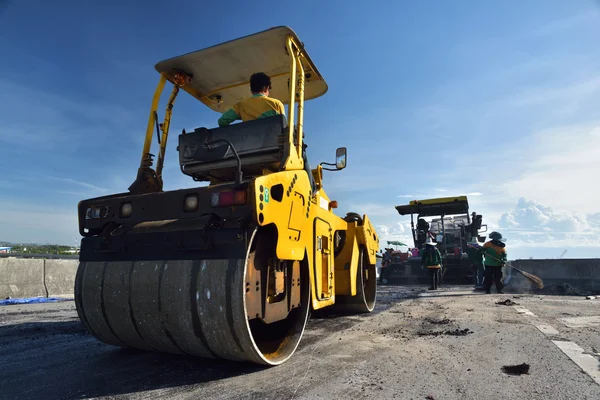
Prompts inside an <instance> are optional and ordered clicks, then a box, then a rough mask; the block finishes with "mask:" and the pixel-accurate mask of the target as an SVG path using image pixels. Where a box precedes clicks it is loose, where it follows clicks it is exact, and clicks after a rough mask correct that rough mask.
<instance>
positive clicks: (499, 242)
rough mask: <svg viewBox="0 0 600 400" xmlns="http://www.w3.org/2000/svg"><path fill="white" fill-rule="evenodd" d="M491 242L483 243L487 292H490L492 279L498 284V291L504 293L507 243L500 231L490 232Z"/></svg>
mask: <svg viewBox="0 0 600 400" xmlns="http://www.w3.org/2000/svg"><path fill="white" fill-rule="evenodd" d="M490 239H492V240H490V241H489V242H487V243H485V244H484V245H483V256H484V257H485V284H484V288H485V292H486V293H487V294H490V293H491V292H490V289H491V288H492V281H493V282H494V283H495V284H496V291H497V292H498V293H502V288H504V284H503V283H502V267H504V264H506V261H507V258H506V245H505V244H504V240H505V239H503V238H502V234H500V232H496V231H494V232H492V233H490Z"/></svg>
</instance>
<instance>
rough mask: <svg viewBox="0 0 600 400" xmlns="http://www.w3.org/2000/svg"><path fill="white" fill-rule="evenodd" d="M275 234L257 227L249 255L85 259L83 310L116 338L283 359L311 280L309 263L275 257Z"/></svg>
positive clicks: (296, 336)
mask: <svg viewBox="0 0 600 400" xmlns="http://www.w3.org/2000/svg"><path fill="white" fill-rule="evenodd" d="M273 235H274V233H273V231H270V230H268V229H264V228H261V230H258V231H254V233H253V235H252V239H251V241H250V246H249V251H248V253H247V257H246V259H245V260H244V259H220V260H175V261H169V260H162V261H135V262H82V263H80V265H79V269H78V271H77V277H76V283H75V301H76V307H77V312H78V314H79V317H80V319H81V321H82V323H83V325H84V326H85V328H86V329H87V330H88V331H89V332H90V333H91V334H93V335H94V336H95V337H97V338H98V339H99V340H101V341H102V342H105V343H108V344H111V345H116V346H123V347H133V348H138V349H143V350H151V351H160V352H169V353H177V354H186V355H192V356H199V357H209V358H223V359H229V360H234V361H251V362H255V363H259V364H265V365H278V364H281V363H282V362H284V361H285V360H287V359H288V358H289V357H290V356H291V355H292V354H293V353H294V351H295V350H296V347H297V346H298V343H299V342H300V339H301V337H302V333H303V332H304V327H305V325H306V321H307V317H308V311H309V304H310V301H309V298H310V285H309V277H308V269H307V267H306V264H305V263H300V262H282V261H280V260H277V259H276V258H275V257H274V254H275V249H274V244H275V243H276V237H273ZM373 276H374V275H373Z"/></svg>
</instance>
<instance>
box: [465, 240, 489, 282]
mask: <svg viewBox="0 0 600 400" xmlns="http://www.w3.org/2000/svg"><path fill="white" fill-rule="evenodd" d="M467 256H468V257H469V261H470V262H471V267H472V268H473V272H474V275H475V290H481V289H483V285H484V282H485V276H484V274H485V268H484V267H483V250H482V249H481V246H480V245H479V243H477V237H476V236H473V238H472V239H471V241H470V242H468V243H467Z"/></svg>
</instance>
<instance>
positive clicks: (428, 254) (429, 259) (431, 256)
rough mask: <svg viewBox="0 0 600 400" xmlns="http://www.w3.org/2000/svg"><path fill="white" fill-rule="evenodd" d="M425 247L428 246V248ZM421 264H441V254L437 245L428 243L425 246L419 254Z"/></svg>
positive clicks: (427, 265) (426, 265)
mask: <svg viewBox="0 0 600 400" xmlns="http://www.w3.org/2000/svg"><path fill="white" fill-rule="evenodd" d="M427 247H430V249H428V248H427ZM421 264H422V265H423V266H425V267H429V266H430V265H442V254H441V253H440V251H439V250H438V249H437V247H432V246H429V245H426V246H425V249H424V250H423V254H422V255H421Z"/></svg>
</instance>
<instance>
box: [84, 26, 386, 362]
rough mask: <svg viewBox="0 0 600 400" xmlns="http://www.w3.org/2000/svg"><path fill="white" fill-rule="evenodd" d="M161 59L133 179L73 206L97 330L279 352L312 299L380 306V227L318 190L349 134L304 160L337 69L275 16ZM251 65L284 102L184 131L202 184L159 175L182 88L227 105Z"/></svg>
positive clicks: (88, 308) (208, 349)
mask: <svg viewBox="0 0 600 400" xmlns="http://www.w3.org/2000/svg"><path fill="white" fill-rule="evenodd" d="M155 69H156V70H157V71H158V72H159V74H160V80H159V83H158V87H157V89H156V92H155V94H154V97H153V99H152V106H151V109H150V114H149V119H148V125H147V129H146V136H145V141H144V146H143V150H142V155H141V162H140V167H139V169H138V171H137V176H136V178H135V180H134V182H133V183H132V185H131V186H130V187H129V188H128V190H127V191H126V192H124V193H119V194H113V195H109V196H104V197H98V198H93V199H88V200H83V201H81V202H80V203H79V205H78V213H79V230H80V233H81V235H82V240H81V252H80V260H79V261H80V263H79V267H78V271H77V277H76V281H75V301H76V307H77V312H78V315H79V318H80V319H81V321H82V324H83V325H84V326H85V328H86V329H87V331H89V332H90V333H91V334H92V335H94V336H95V337H96V338H98V339H99V340H100V341H102V342H105V343H108V344H111V345H115V346H123V347H132V348H137V349H143V350H148V351H159V352H168V353H177V354H184V355H190V356H197V357H207V358H221V359H228V360H234V361H249V362H254V363H258V364H265V365H278V364H281V363H283V362H284V361H286V360H287V359H288V358H289V357H290V356H291V355H292V354H293V353H294V351H295V350H296V348H297V346H298V343H299V342H300V339H301V337H302V334H303V332H304V328H305V326H306V322H307V319H308V316H309V314H310V312H311V310H320V309H324V308H326V307H327V309H329V310H334V311H335V312H341V313H368V312H371V311H372V310H373V308H374V306H375V298H376V272H375V263H376V252H377V250H378V248H379V238H378V236H377V233H376V231H375V229H374V227H373V225H372V224H371V222H370V221H369V219H368V218H367V216H366V215H360V214H357V213H349V214H347V215H346V216H345V217H344V218H341V217H338V216H336V215H335V214H334V213H333V209H334V208H336V207H337V203H336V202H335V201H332V200H331V199H330V198H329V197H328V196H327V194H326V193H325V190H324V189H323V171H324V170H331V171H338V170H341V169H343V168H345V166H346V159H347V157H346V149H345V148H343V147H342V148H339V149H337V151H336V158H335V162H332V163H326V162H322V163H320V164H319V165H318V166H317V167H316V168H315V169H311V168H310V167H309V165H308V161H307V160H308V158H307V156H306V150H307V148H306V145H305V143H304V141H303V139H304V133H303V120H304V101H305V100H310V99H314V98H317V97H319V96H322V95H323V94H325V92H326V91H327V84H326V82H325V80H324V79H323V76H322V75H321V74H320V73H319V71H318V69H317V67H316V66H315V64H314V63H313V61H312V60H311V58H310V57H309V55H308V53H307V52H306V49H305V48H304V44H303V43H302V42H301V41H300V40H299V38H298V36H297V35H296V34H295V33H294V31H292V30H291V29H289V28H287V27H276V28H271V29H268V30H266V31H262V32H259V33H256V34H253V35H250V36H246V37H242V38H239V39H236V40H232V41H228V42H225V43H222V44H220V45H217V46H213V47H209V48H206V49H204V50H199V51H195V52H192V53H188V54H185V55H181V56H178V57H175V58H170V59H167V60H164V61H161V62H159V63H158V64H156V66H155ZM255 72H264V73H266V74H267V75H269V76H270V77H271V79H272V90H271V93H270V96H271V97H274V98H277V99H280V100H281V101H282V102H283V103H284V104H286V105H287V111H286V114H287V117H286V115H283V114H277V115H273V116H268V117H265V118H259V119H256V120H251V121H246V122H241V123H235V124H231V125H228V126H224V127H218V128H204V127H201V128H197V129H194V131H191V130H190V131H189V132H186V131H185V130H183V131H182V133H181V134H179V136H178V143H177V148H176V150H177V152H178V155H179V165H180V169H181V172H182V173H183V174H185V175H188V176H189V177H190V178H191V179H190V186H191V187H190V188H187V189H181V190H169V191H165V190H163V176H162V171H163V165H164V159H165V155H166V149H167V140H168V138H169V126H170V122H171V115H172V111H173V106H174V102H175V99H176V97H177V95H178V93H179V92H181V91H182V90H183V91H185V92H187V93H188V94H190V95H191V96H193V97H195V98H196V99H197V100H199V101H200V102H202V103H204V104H205V105H206V106H208V107H210V108H211V109H213V110H215V111H219V112H225V111H226V110H228V109H230V108H231V107H232V106H233V105H234V104H235V103H236V102H238V101H239V100H241V99H243V98H245V97H249V95H250V90H249V78H250V76H251V75H252V74H253V73H255ZM167 82H169V85H172V91H171V94H170V96H169V98H168V100H167V102H166V104H167V105H166V111H165V114H164V118H163V119H162V121H161V120H159V116H158V111H159V110H158V106H159V100H160V95H161V93H162V91H163V89H164V87H165V85H167ZM155 132H156V136H155ZM155 138H156V142H157V143H156V145H155V146H157V150H156V153H157V156H154V155H153V154H152V153H151V148H152V145H153V142H154V141H155Z"/></svg>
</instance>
